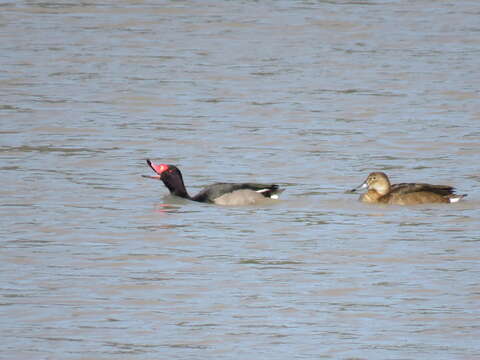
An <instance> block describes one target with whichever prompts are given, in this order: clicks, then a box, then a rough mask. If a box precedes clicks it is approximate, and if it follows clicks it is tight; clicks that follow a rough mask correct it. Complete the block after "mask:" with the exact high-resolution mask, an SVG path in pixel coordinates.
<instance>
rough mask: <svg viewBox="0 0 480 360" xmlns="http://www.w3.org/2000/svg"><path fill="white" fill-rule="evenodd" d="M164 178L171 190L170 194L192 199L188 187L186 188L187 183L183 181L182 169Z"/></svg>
mask: <svg viewBox="0 0 480 360" xmlns="http://www.w3.org/2000/svg"><path fill="white" fill-rule="evenodd" d="M162 180H163V183H164V184H165V186H166V187H167V188H168V190H170V194H172V195H175V196H179V197H182V198H185V199H191V197H190V195H188V192H187V189H186V188H185V184H184V183H183V178H182V174H181V173H180V171H176V172H173V173H171V174H168V176H166V177H165V178H163V179H162Z"/></svg>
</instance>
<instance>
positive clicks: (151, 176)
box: [142, 175, 160, 180]
mask: <svg viewBox="0 0 480 360" xmlns="http://www.w3.org/2000/svg"><path fill="white" fill-rule="evenodd" d="M142 177H144V178H149V179H156V180H159V179H160V175H142Z"/></svg>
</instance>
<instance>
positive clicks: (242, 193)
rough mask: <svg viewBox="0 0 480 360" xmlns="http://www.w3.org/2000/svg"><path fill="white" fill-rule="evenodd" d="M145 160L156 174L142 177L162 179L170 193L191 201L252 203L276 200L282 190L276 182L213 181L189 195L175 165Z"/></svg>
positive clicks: (230, 204)
mask: <svg viewBox="0 0 480 360" xmlns="http://www.w3.org/2000/svg"><path fill="white" fill-rule="evenodd" d="M146 161H147V165H148V166H150V168H151V169H152V170H153V171H154V172H155V173H156V175H153V176H152V175H142V176H143V177H146V178H152V179H158V180H162V181H163V183H164V184H165V186H166V187H167V189H168V190H169V191H170V194H172V195H174V196H179V197H181V198H184V199H188V200H192V201H197V202H202V203H210V204H216V205H226V206H236V205H240V206H241V205H253V204H258V203H261V202H265V201H266V200H267V201H268V199H274V200H277V199H278V195H279V194H280V193H281V192H283V191H284V189H281V188H280V186H279V185H277V184H259V183H215V184H212V185H209V186H207V187H205V188H204V189H203V190H201V191H200V192H199V193H198V194H196V195H195V196H190V195H189V194H188V192H187V189H186V188H185V184H184V182H183V176H182V173H181V171H180V169H179V168H178V167H177V166H175V165H170V164H154V163H153V162H152V161H151V160H150V159H147V160H146Z"/></svg>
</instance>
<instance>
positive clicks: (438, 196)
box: [350, 172, 467, 205]
mask: <svg viewBox="0 0 480 360" xmlns="http://www.w3.org/2000/svg"><path fill="white" fill-rule="evenodd" d="M359 189H367V192H366V193H364V194H362V195H360V198H359V200H360V201H362V202H365V203H381V204H396V205H417V204H428V203H456V202H458V201H460V200H461V199H462V198H464V197H465V196H467V194H463V195H458V194H455V188H454V187H453V186H449V185H432V184H424V183H400V184H393V185H391V184H390V180H389V179H388V176H387V174H385V173H384V172H372V173H370V174H369V175H368V176H367V178H366V179H365V181H364V182H363V183H362V184H361V185H360V186H358V187H356V188H354V189H352V190H350V192H356V191H357V190H359Z"/></svg>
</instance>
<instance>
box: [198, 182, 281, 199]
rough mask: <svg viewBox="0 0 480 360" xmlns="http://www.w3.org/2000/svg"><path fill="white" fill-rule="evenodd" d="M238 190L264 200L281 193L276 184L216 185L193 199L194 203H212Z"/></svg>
mask: <svg viewBox="0 0 480 360" xmlns="http://www.w3.org/2000/svg"><path fill="white" fill-rule="evenodd" d="M238 190H252V191H254V192H257V193H259V194H262V195H263V196H264V197H266V198H271V197H272V196H274V195H276V194H279V193H281V192H282V191H283V189H280V187H279V186H278V185H277V184H259V183H216V184H213V185H210V186H207V187H206V188H204V189H203V190H202V191H200V192H199V193H198V194H197V195H195V196H194V197H193V200H195V201H202V202H214V201H215V199H217V198H219V197H220V196H222V195H225V194H229V193H233V192H235V191H238Z"/></svg>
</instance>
